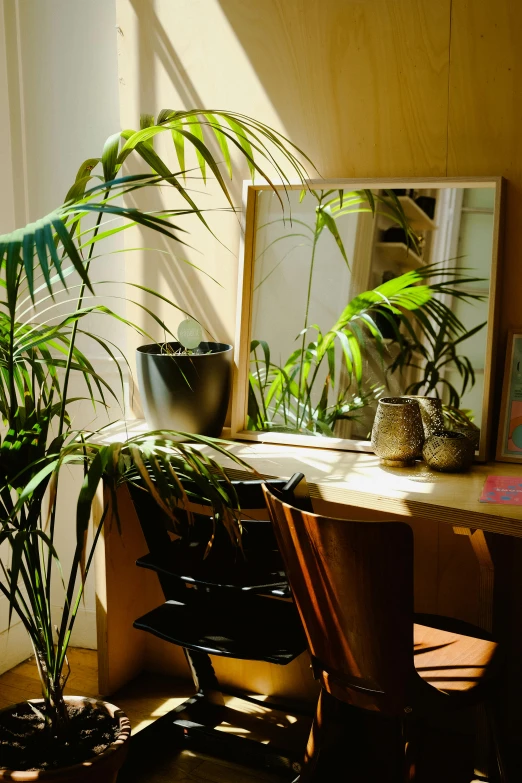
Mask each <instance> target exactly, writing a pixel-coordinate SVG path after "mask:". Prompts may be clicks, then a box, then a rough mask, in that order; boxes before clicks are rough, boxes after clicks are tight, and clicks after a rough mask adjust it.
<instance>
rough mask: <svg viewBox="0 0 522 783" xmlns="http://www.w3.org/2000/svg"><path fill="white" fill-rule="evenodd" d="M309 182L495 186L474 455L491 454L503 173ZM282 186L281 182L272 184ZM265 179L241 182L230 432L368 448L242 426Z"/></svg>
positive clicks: (348, 186) (326, 185)
mask: <svg viewBox="0 0 522 783" xmlns="http://www.w3.org/2000/svg"><path fill="white" fill-rule="evenodd" d="M307 185H308V186H309V187H310V188H312V189H314V188H315V189H318V188H320V189H323V190H328V189H330V188H334V189H343V190H361V189H363V188H404V187H406V188H416V189H429V188H451V187H454V188H459V187H460V188H463V187H477V188H494V189H495V202H494V215H493V242H492V260H491V276H490V290H489V309H488V331H487V341H486V356H485V362H484V396H483V404H482V419H481V422H480V430H481V437H480V446H479V449H478V451H477V452H476V455H475V456H476V459H477V460H478V461H480V462H484V461H486V460H487V459H488V458H489V457H490V446H491V440H492V432H491V428H492V418H491V417H492V405H491V399H492V357H493V350H494V344H495V337H496V331H497V322H498V298H499V269H500V257H499V256H500V249H499V247H500V246H499V242H500V223H501V207H502V196H503V190H504V180H503V179H502V177H454V178H446V179H444V178H437V177H426V178H418V177H411V178H406V177H400V178H392V179H328V180H321V179H311V180H308V181H307ZM275 187H276V188H277V189H278V190H284V188H283V185H276V186H275ZM302 188H303V185H302V183H292V184H291V185H290V186H288V185H287V189H289V190H302ZM270 189H271V186H270V185H269V184H268V183H266V182H257V183H255V184H252V183H251V182H250V181H246V182H244V187H243V210H242V215H243V219H242V231H241V245H240V251H239V270H238V271H239V273H238V300H237V322H236V339H235V348H234V352H235V356H234V382H233V398H232V419H231V435H232V437H233V438H236V439H239V440H248V441H255V442H264V443H276V444H277V443H279V444H287V445H290V446H312V447H314V448H322V449H339V450H342V451H365V452H372V451H373V449H372V447H371V445H370V442H369V441H364V440H355V439H348V438H328V437H324V438H321V437H316V436H313V435H310V436H308V435H293V434H288V433H281V432H254V431H251V430H246V429H245V425H246V419H247V405H248V377H249V368H250V342H251V332H252V296H253V282H254V254H255V230H256V204H257V193H258V191H263V190H270Z"/></svg>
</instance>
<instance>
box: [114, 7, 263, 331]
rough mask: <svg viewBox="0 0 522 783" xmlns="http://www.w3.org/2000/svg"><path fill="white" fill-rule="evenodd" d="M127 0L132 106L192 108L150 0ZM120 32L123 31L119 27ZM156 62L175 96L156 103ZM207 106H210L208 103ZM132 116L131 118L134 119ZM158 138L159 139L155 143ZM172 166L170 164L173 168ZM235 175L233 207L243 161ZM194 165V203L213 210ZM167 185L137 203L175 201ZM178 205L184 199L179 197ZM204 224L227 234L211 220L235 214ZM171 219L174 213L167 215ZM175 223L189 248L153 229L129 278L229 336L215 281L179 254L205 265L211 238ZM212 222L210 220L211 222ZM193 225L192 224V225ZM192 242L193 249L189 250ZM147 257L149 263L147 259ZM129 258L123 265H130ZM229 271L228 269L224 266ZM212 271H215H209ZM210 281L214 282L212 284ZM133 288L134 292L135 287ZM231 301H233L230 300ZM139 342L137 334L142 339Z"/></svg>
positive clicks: (149, 303) (191, 224) (183, 74)
mask: <svg viewBox="0 0 522 783" xmlns="http://www.w3.org/2000/svg"><path fill="white" fill-rule="evenodd" d="M130 4H131V6H132V8H133V10H134V13H135V14H136V17H137V19H138V25H137V29H138V58H139V68H138V69H137V73H138V79H139V83H138V85H137V93H138V106H139V110H140V111H141V112H147V113H150V114H154V115H155V116H157V114H158V112H159V110H160V109H162V108H172V109H177V108H194V107H200V106H201V107H204V101H203V100H202V98H201V97H200V95H199V93H198V91H197V89H196V86H195V85H194V83H193V81H192V80H191V79H190V76H189V75H188V73H187V71H186V69H185V68H184V66H183V63H182V62H181V59H180V57H179V56H178V54H177V52H176V50H175V48H174V46H173V44H172V41H171V40H170V38H169V35H168V34H167V32H166V30H165V28H164V26H163V25H162V23H161V22H160V19H159V18H158V15H157V13H156V11H155V9H154V7H153V4H152V3H148V2H147V3H143V2H141V0H130ZM120 34H122V35H123V33H122V32H121V31H120ZM159 66H161V67H162V68H163V69H164V71H165V73H166V74H167V76H168V79H169V80H170V82H171V84H172V87H173V90H172V93H173V94H174V95H177V96H179V97H178V98H177V99H173V100H171V102H170V104H169V103H168V101H166V100H165V99H164V98H163V97H162V98H161V105H160V104H159V99H158V96H157V82H158V74H157V70H158V67H159ZM210 108H212V107H210ZM137 120H138V118H137V117H136V118H135V122H137ZM162 141H163V140H159V142H158V143H159V144H161V143H162ZM207 143H208V145H209V147H210V148H211V151H212V154H213V155H214V156H215V158H216V159H217V160H221V158H222V153H221V151H220V149H219V146H218V144H217V142H216V140H215V139H214V138H213V136H212V137H210V136H207ZM170 160H171V161H172V165H173V166H175V165H176V164H175V163H174V161H175V155H174V153H173V152H172V156H171V158H170ZM146 170H147V169H146V167H145V166H143V171H146ZM174 170H175V169H174ZM236 172H237V173H236V175H235V177H234V180H233V181H232V182H231V183H230V184H229V185H228V187H229V190H230V193H231V196H232V200H233V202H234V204H236V205H237V206H238V207H240V206H241V183H242V180H243V179H244V178H246V177H248V168H247V166H246V164H245V163H243V162H241V164H240V166H236ZM198 174H199V170H198V171H195V172H193V173H191V174H190V175H189V176H193V177H194V180H195V181H194V186H193V187H194V189H195V190H199V191H203V190H208V194H209V195H207V196H205V197H204V199H205V200H203V197H202V198H201V199H200V200H199V203H200V204H201V205H203V206H205V205H206V204H208V206H209V209H211V210H213V209H215V208H216V206H217V205H218V204H219V206H222V202H223V199H222V198H220V199H213V196H214V195H216V194H217V193H219V190H217V189H214V188H212V184H211V183H209V185H207V188H204V186H203V185H202V183H201V181H200V178H199V177H197V175H198ZM173 196H174V194H173V193H172V189H171V188H163V189H162V190H160V189H156V190H154V191H148V192H147V194H146V195H144V194H140V196H139V198H140V206H141V207H144V204H143V203H142V202H143V199H144V198H146V199H147V201H146V205H145V206H146V208H147V209H151V210H161V209H164V208H166V207H171V208H172V207H175V206H177V207H179V206H180V203H179V201H176V200H175V197H174V198H173ZM129 203H130V204H131V205H132V206H136V203H135V202H134V201H133V200H132V199H129ZM182 205H186V204H185V202H182ZM206 218H207V220H208V222H209V224H210V225H211V226H212V227H213V229H215V233H216V235H217V236H218V237H220V235H221V234H222V233H223V235H225V236H228V237H230V234H231V232H230V229H229V225H227V224H226V223H225V224H224V225H225V229H226V230H225V231H223V232H222V228H223V222H217V221H227V220H228V221H231V220H235V218H230V217H227V216H224V215H223V213H221V214H219V213H218V218H217V221H216V219H215V217H214V216H213V215H212V213H209V214H208V215H207V216H206ZM173 222H174V223H177V222H178V221H176V219H174V220H173ZM179 223H180V225H181V226H182V227H183V228H185V229H187V228H188V229H189V230H190V234H188V235H183V239H184V240H185V241H186V242H187V243H189V244H190V245H192V246H193V248H192V249H191V248H187V247H184V246H183V245H180V244H178V245H175V244H173V243H172V242H171V241H170V240H167V239H166V238H165V237H162V236H161V235H160V234H154V236H147V238H146V242H145V243H143V242H141V241H137V242H136V245H138V244H146V245H148V246H150V248H151V249H150V250H149V251H147V257H146V258H145V259H144V260H145V261H146V264H143V265H142V267H141V273H138V275H137V274H135V273H134V271H132V272H131V279H133V280H135V281H136V282H138V283H139V284H142V285H146V286H147V287H149V288H152V289H153V290H156V291H159V292H160V293H162V294H163V295H165V296H167V297H169V298H170V297H171V296H172V297H173V298H174V299H175V301H176V303H177V304H178V305H179V306H180V307H182V308H183V309H185V310H187V311H188V312H189V313H190V314H191V315H193V316H194V317H195V318H197V319H198V320H200V321H201V322H202V324H203V325H204V326H205V327H206V329H207V331H208V334H209V337H210V339H218V340H220V339H230V338H231V337H232V335H230V334H228V333H227V323H226V320H227V319H226V317H225V318H224V317H223V308H220V307H218V306H217V305H216V301H219V298H220V296H221V297H222V296H223V294H221V295H220V293H219V286H218V284H217V283H213V282H212V281H210V280H209V278H208V277H203V276H202V275H203V273H202V272H200V271H198V270H197V269H195V268H194V266H191V265H189V264H187V263H185V261H184V260H185V259H188V260H189V262H190V264H192V265H195V266H199V267H201V268H202V269H203V270H204V271H205V272H207V271H208V263H207V260H208V259H207V260H206V259H205V250H207V253H208V256H211V255H215V252H216V250H215V248H216V245H214V246H213V243H216V240H215V239H214V238H213V237H212V236H211V235H210V234H209V233H208V232H206V231H205V230H204V229H202V228H201V225H199V224H198V222H197V219H196V218H192V217H189V218H188V220H187V217H186V216H183V217H182V218H181V219H180V221H179ZM214 223H216V225H215V227H214V225H213V224H214ZM192 229H194V230H192ZM237 231H238V224H236V226H235V227H234V226H233V227H232V233H234V232H237ZM194 248H195V251H196V252H195V251H194ZM228 250H229V251H231V252H229V253H226V254H225V255H223V254H221V255H220V259H221V258H224V259H225V261H224V263H226V260H227V258H228V259H229V260H230V265H234V266H235V264H236V261H235V256H236V252H237V240H236V241H232V242H231V241H230V240H229V241H228ZM149 260H150V263H149ZM129 261H130V264H132V256H130V257H129ZM130 264H129V268H131V267H130ZM227 272H228V274H230V270H227ZM214 275H216V272H215V271H214ZM214 286H215V288H214ZM128 293H134V294H135V296H134V298H137V297H136V292H135V291H134V292H128ZM228 296H230V298H231V302H235V291H231V292H229V293H228ZM138 298H139V300H140V301H141V302H142V303H143V304H144V305H145V306H146V307H148V308H149V309H151V310H152V311H153V312H156V311H157V309H158V302H157V300H155V299H154V298H153V297H152V296H150V295H148V294H146V293H144V292H139V293H138ZM232 306H233V305H232ZM163 313H164V314H165V318H166V322H167V325H168V326H170V328H172V324H173V322H177V321H178V320H181V319H182V318H183V317H184V316H183V315H180V314H179V312H178V313H177V312H176V311H174V310H163ZM142 321H143V316H141V317H140V316H138V322H142ZM147 327H148V330H149V329H150V331H151V332H152V335H153V336H155V337H156V338H157V339H158V340H159V339H164V335H163V334H160V333H159V331H158V330H159V327H157V326H156V325H155V324H154V323H153V321H152V319H148V323H147ZM142 342H143V340H142Z"/></svg>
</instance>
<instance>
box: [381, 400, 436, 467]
mask: <svg viewBox="0 0 522 783" xmlns="http://www.w3.org/2000/svg"><path fill="white" fill-rule="evenodd" d="M371 443H372V448H373V450H374V452H375V453H376V454H377V456H378V457H380V458H381V462H382V464H383V465H387V466H389V467H395V468H404V467H408V466H410V465H413V464H414V462H415V459H416V458H417V457H418V455H419V454H420V452H421V450H422V444H423V443H424V427H423V425H422V417H421V412H420V406H419V403H418V402H417V401H416V400H413V399H411V398H408V397H382V399H380V400H379V404H378V406H377V412H376V414H375V420H374V422H373V429H372V440H371Z"/></svg>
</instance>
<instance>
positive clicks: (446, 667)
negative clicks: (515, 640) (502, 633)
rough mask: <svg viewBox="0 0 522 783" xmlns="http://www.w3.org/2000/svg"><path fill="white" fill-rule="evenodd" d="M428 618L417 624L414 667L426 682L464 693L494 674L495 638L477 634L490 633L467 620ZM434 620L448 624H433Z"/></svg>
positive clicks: (451, 691) (454, 692) (450, 691)
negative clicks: (457, 629) (426, 623)
mask: <svg viewBox="0 0 522 783" xmlns="http://www.w3.org/2000/svg"><path fill="white" fill-rule="evenodd" d="M416 619H421V618H420V617H419V618H416ZM425 619H426V620H430V621H431V622H430V625H424V624H419V623H416V624H415V626H414V652H413V657H414V664H415V669H416V671H417V674H418V675H419V676H420V677H422V679H423V680H424V681H425V682H427V683H428V684H429V685H431V686H433V687H434V688H436V689H437V690H439V691H442V692H443V693H447V694H450V695H451V694H458V693H460V694H462V695H464V694H469V693H470V692H471V691H473V690H474V689H476V688H477V687H478V686H480V685H483V684H484V683H485V681H486V680H487V679H490V678H491V676H492V675H493V674H494V671H495V668H496V667H495V666H494V665H493V664H494V663H495V662H496V658H497V651H498V644H496V642H493V641H491V639H487V638H479V637H478V636H477V635H475V634H479V635H480V636H482V637H484V636H487V634H485V633H483V632H482V631H481V630H480V629H478V628H475V626H470V625H468V624H467V623H458V621H453V622H452V621H451V620H450V619H448V618H443V617H441V618H437V617H436V616H431V617H426V618H425ZM438 620H440V623H439V622H437V621H438ZM435 623H437V624H438V625H439V624H441V625H444V626H445V628H444V629H443V628H440V627H439V628H437V627H434V624H435ZM452 626H453V627H452ZM450 628H451V630H450ZM455 628H459V629H461V630H463V631H464V632H462V633H459V632H456V631H455V630H454V629H455Z"/></svg>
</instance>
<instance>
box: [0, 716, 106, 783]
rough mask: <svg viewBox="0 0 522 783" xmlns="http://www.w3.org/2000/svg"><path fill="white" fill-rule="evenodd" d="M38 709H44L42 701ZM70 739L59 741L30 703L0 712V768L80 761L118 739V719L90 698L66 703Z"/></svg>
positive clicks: (55, 765)
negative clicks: (89, 699)
mask: <svg viewBox="0 0 522 783" xmlns="http://www.w3.org/2000/svg"><path fill="white" fill-rule="evenodd" d="M38 711H40V712H41V713H42V714H43V713H44V711H45V708H44V707H43V705H41V704H40V703H39V704H38ZM67 711H68V714H69V721H70V730H71V734H70V737H71V740H70V742H69V743H68V744H64V743H59V742H57V741H56V740H55V741H53V739H52V738H51V737H50V736H49V733H48V732H47V731H45V726H44V721H43V720H42V717H40V716H39V715H38V714H37V713H36V712H35V711H34V710H33V709H31V706H30V705H29V704H28V703H23V704H17V705H15V707H14V708H13V709H6V710H3V711H2V712H1V713H0V770H1V769H16V770H20V771H25V770H32V769H38V770H55V769H60V768H62V767H69V766H73V765H74V764H81V763H83V762H84V761H87V760H89V759H92V758H93V757H94V756H98V755H100V754H101V753H103V752H104V751H105V750H107V748H108V747H109V746H110V745H112V743H113V742H115V740H116V739H118V735H119V733H120V727H119V722H118V719H117V718H114V717H112V716H111V715H109V713H108V712H105V711H104V710H101V709H99V707H96V706H95V704H93V703H90V702H88V701H85V702H75V703H69V704H67Z"/></svg>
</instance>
